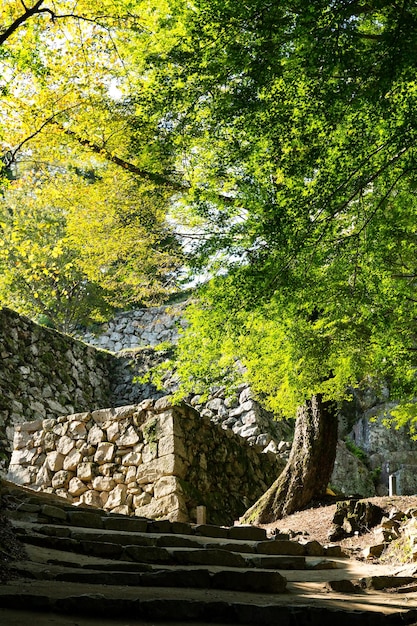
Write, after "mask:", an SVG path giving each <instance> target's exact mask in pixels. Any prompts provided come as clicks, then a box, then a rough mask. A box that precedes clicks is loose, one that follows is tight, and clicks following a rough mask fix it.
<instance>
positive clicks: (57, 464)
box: [46, 450, 65, 472]
mask: <svg viewBox="0 0 417 626" xmlns="http://www.w3.org/2000/svg"><path fill="white" fill-rule="evenodd" d="M64 458H65V457H64V455H63V454H61V453H60V452H57V451H55V450H53V451H52V452H48V454H47V455H46V464H47V466H48V467H49V469H50V470H51V471H52V472H59V471H60V470H62V468H63V466H64Z"/></svg>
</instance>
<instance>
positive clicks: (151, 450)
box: [142, 442, 158, 464]
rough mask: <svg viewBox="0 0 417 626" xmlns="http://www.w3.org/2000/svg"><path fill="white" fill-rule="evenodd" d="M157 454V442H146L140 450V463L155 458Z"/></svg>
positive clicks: (148, 461)
mask: <svg viewBox="0 0 417 626" xmlns="http://www.w3.org/2000/svg"><path fill="white" fill-rule="evenodd" d="M157 456H158V444H157V443H154V442H151V443H146V444H145V445H144V447H143V450H142V463H144V464H147V463H150V462H151V461H153V460H154V459H156V457H157Z"/></svg>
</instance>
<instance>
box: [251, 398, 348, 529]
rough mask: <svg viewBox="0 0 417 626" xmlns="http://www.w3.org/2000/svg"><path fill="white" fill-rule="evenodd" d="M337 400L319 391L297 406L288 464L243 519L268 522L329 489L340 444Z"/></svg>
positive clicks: (299, 506)
mask: <svg viewBox="0 0 417 626" xmlns="http://www.w3.org/2000/svg"><path fill="white" fill-rule="evenodd" d="M335 408H336V407H335V404H334V403H330V402H323V400H322V398H321V396H320V395H317V396H313V398H312V399H311V400H309V401H308V402H306V404H305V405H303V406H302V407H300V408H299V409H298V413H297V420H296V424H295V433H294V441H293V445H292V448H291V453H290V458H289V460H288V463H287V465H286V466H285V468H284V469H283V471H282V473H281V474H280V476H279V477H278V479H277V480H276V481H275V482H274V484H273V485H272V486H271V487H270V488H269V489H268V491H267V492H266V493H264V495H263V496H261V497H260V498H259V500H258V501H257V502H255V504H254V505H253V506H252V507H251V508H250V509H249V510H248V511H247V512H246V513H245V515H244V516H243V518H242V520H241V521H242V522H244V523H251V524H268V523H270V522H274V521H275V520H277V519H280V518H282V517H284V516H285V515H290V514H291V513H294V511H299V510H300V509H302V508H303V507H305V506H306V505H307V504H308V503H309V502H310V501H311V500H312V499H313V498H316V497H320V496H322V495H323V494H325V492H326V488H327V486H328V483H329V480H330V477H331V475H332V471H333V466H334V460H335V457H336V447H337V417H336V413H335Z"/></svg>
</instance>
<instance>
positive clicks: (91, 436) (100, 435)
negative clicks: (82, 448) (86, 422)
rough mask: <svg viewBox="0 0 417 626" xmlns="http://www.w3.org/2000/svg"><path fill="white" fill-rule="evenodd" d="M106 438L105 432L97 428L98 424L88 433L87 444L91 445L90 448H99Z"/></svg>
mask: <svg viewBox="0 0 417 626" xmlns="http://www.w3.org/2000/svg"><path fill="white" fill-rule="evenodd" d="M105 438H106V436H105V434H104V432H103V430H102V429H101V428H100V427H99V426H97V424H94V425H93V426H92V427H91V428H90V430H89V432H88V437H87V443H89V444H90V446H97V445H98V444H99V443H101V442H102V441H103V440H104V439H105Z"/></svg>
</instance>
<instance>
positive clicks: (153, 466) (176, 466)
mask: <svg viewBox="0 0 417 626" xmlns="http://www.w3.org/2000/svg"><path fill="white" fill-rule="evenodd" d="M186 473H187V465H186V463H185V462H184V461H183V460H182V459H181V458H179V457H176V456H175V455H173V454H167V455H166V456H163V457H161V458H158V459H154V460H153V461H151V462H150V463H147V464H146V465H141V466H140V467H138V472H137V474H136V480H137V482H138V484H139V485H141V484H144V483H150V482H152V483H153V482H155V481H156V480H158V478H160V477H161V476H170V475H172V476H178V477H179V478H185V476H186Z"/></svg>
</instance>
